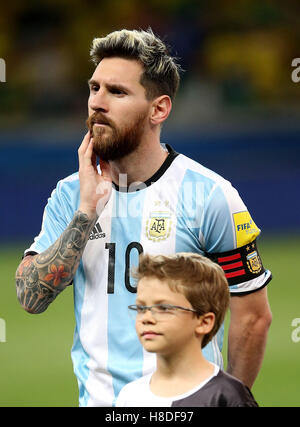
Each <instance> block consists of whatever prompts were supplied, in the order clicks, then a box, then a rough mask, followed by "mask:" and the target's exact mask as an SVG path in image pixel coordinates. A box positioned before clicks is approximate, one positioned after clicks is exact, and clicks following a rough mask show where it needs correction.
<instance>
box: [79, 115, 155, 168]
mask: <svg viewBox="0 0 300 427" xmlns="http://www.w3.org/2000/svg"><path fill="white" fill-rule="evenodd" d="M146 117H147V114H146V112H145V113H141V114H140V115H138V116H137V117H136V118H135V119H134V120H132V121H131V122H130V123H127V124H126V125H125V126H123V127H118V126H116V124H115V123H114V122H112V120H108V119H107V118H106V117H105V116H104V115H103V114H102V113H101V112H98V111H96V112H95V113H94V114H92V115H91V116H90V117H89V118H88V119H87V121H86V123H87V126H88V129H89V130H90V132H91V136H92V138H93V142H94V153H95V154H96V155H97V156H98V157H100V159H101V160H104V161H106V162H107V161H109V160H119V159H122V158H123V157H125V156H128V155H129V154H131V153H132V152H133V151H135V150H136V149H137V148H138V147H139V145H140V143H141V140H142V136H143V132H144V126H145V123H146ZM95 123H102V124H105V125H106V126H104V127H98V126H94V125H95Z"/></svg>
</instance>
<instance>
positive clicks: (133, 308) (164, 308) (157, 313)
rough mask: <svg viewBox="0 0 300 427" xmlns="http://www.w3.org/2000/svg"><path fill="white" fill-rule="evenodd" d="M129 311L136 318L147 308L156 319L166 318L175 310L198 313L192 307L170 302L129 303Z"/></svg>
mask: <svg viewBox="0 0 300 427" xmlns="http://www.w3.org/2000/svg"><path fill="white" fill-rule="evenodd" d="M128 308H129V312H131V313H132V314H135V315H136V316H137V318H140V317H142V315H143V314H145V313H146V311H147V310H150V311H151V314H152V316H153V317H154V318H155V319H156V320H163V319H166V318H168V316H172V315H173V314H175V312H176V311H177V310H183V311H190V312H192V313H196V314H198V315H199V314H200V313H199V312H198V311H197V310H194V309H193V308H186V307H181V306H179V305H171V304H155V305H139V304H138V305H136V304H133V305H129V306H128Z"/></svg>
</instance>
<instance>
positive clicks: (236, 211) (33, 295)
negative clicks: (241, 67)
mask: <svg viewBox="0 0 300 427" xmlns="http://www.w3.org/2000/svg"><path fill="white" fill-rule="evenodd" d="M91 57H92V59H93V61H94V63H95V65H96V69H95V71H94V73H93V76H92V77H91V79H90V80H89V88H90V96H89V101H88V113H89V115H88V120H87V124H88V129H89V130H88V132H87V134H86V135H85V137H84V139H83V141H82V144H81V146H80V148H79V150H78V157H79V171H78V173H75V174H73V175H71V176H69V177H67V178H65V179H63V180H62V181H60V182H59V183H58V184H57V187H56V189H55V190H54V191H53V193H52V195H51V198H50V199H49V200H48V204H47V206H46V208H45V212H44V217H43V224H42V229H41V232H40V234H39V235H38V236H37V237H36V238H35V240H34V243H33V244H32V245H31V247H30V248H29V249H27V250H26V251H25V254H24V255H25V256H24V259H23V261H22V262H21V264H20V265H19V267H18V269H17V272H16V286H17V295H18V299H19V301H20V303H21V304H22V306H23V307H24V309H25V310H27V311H28V312H29V313H41V312H43V311H44V310H45V309H46V308H47V307H48V306H49V304H50V303H51V302H52V301H53V300H54V299H55V298H56V296H57V295H58V294H59V293H60V292H61V291H63V290H64V289H65V288H66V286H68V285H70V284H73V286H74V300H75V301H74V307H75V318H76V328H75V334H74V344H73V347H72V360H73V364H74V371H75V374H76V375H77V378H78V384H79V403H80V405H81V406H110V405H113V404H114V402H115V400H116V397H117V396H118V393H119V391H120V390H121V388H122V387H123V386H124V385H125V384H126V383H128V382H129V381H132V380H134V379H136V378H138V377H140V376H142V375H144V374H147V373H150V372H151V371H153V369H154V365H155V356H154V355H153V354H150V353H146V352H145V351H143V348H142V347H141V345H140V343H139V341H138V338H137V336H136V333H135V325H134V322H133V321H132V319H131V318H130V316H129V315H128V309H127V308H128V305H131V304H134V302H135V293H136V284H135V283H134V281H133V280H132V277H131V274H130V272H131V269H132V267H134V266H136V265H137V262H138V256H139V254H141V253H142V252H145V253H149V254H153V255H155V254H164V255H169V254H172V253H176V252H196V253H200V254H204V255H205V256H208V257H210V258H212V259H213V260H214V261H216V262H218V263H219V264H220V265H221V266H222V268H223V269H224V271H225V272H226V277H227V279H228V283H229V286H230V291H231V295H232V296H233V297H232V298H231V306H230V308H231V322H230V328H229V350H228V351H229V354H228V359H229V363H228V372H229V373H231V374H232V375H235V376H237V377H238V378H239V379H241V380H242V381H243V382H244V383H245V384H246V385H248V386H249V387H251V386H252V384H253V382H254V380H255V378H256V375H257V373H258V371H259V369H260V366H261V363H262V360H263V354H264V349H265V343H266V337H267V331H268V327H269V325H270V321H271V313H270V309H269V305H268V299H267V292H266V288H265V286H266V284H267V283H268V282H269V281H270V279H271V273H270V272H269V271H268V270H265V268H264V267H263V265H262V262H261V259H260V256H259V253H258V250H257V247H256V237H257V236H258V235H259V234H260V230H259V229H258V228H257V226H256V225H255V223H254V221H253V220H252V218H251V216H250V214H249V212H248V210H247V208H246V206H245V205H244V203H243V202H242V200H241V199H240V197H239V195H238V193H237V191H236V190H235V189H233V188H232V186H231V184H230V183H229V182H228V181H226V180H225V179H223V178H222V177H220V176H219V175H217V174H216V173H214V172H212V171H210V170H208V169H206V168H204V167H203V166H201V165H200V164H198V163H196V162H194V161H192V160H191V159H189V158H187V157H186V156H184V155H182V154H178V153H176V152H175V151H174V150H173V149H172V148H171V147H170V146H169V145H166V146H163V145H161V143H160V131H161V126H162V124H163V122H164V121H165V120H166V119H167V117H168V115H169V114H170V111H171V106H172V101H173V100H174V97H175V94H176V91H177V89H178V85H179V71H180V70H179V66H178V65H177V63H176V61H175V59H174V58H173V57H172V56H170V54H169V52H168V50H167V48H166V46H165V44H164V43H163V42H162V41H161V40H160V39H159V38H158V37H156V36H154V35H153V33H152V31H151V30H148V31H128V30H121V31H115V32H113V33H111V34H109V35H107V36H106V37H104V38H97V39H95V40H94V41H93V46H92V49H91ZM98 158H99V161H98ZM98 163H99V164H98ZM222 339H223V328H221V329H220V331H219V333H218V334H217V336H216V337H215V338H214V339H213V340H212V341H211V342H210V343H209V344H208V345H207V346H206V347H205V348H204V349H203V353H204V355H205V357H206V358H207V359H208V360H210V361H212V362H214V363H217V364H219V365H221V366H222V356H221V348H222Z"/></svg>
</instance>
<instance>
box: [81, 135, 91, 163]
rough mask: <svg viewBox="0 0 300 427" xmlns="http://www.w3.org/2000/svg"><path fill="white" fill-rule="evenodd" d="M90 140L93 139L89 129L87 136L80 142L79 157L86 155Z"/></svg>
mask: <svg viewBox="0 0 300 427" xmlns="http://www.w3.org/2000/svg"><path fill="white" fill-rule="evenodd" d="M90 140H91V132H90V131H88V132H87V133H86V134H85V136H84V138H83V140H82V143H81V144H80V147H79V148H78V156H79V157H82V156H83V155H84V153H85V152H86V149H87V147H88V145H89V142H90Z"/></svg>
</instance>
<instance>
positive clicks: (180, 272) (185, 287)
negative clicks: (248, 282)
mask: <svg viewBox="0 0 300 427" xmlns="http://www.w3.org/2000/svg"><path fill="white" fill-rule="evenodd" d="M133 276H134V277H135V278H136V279H137V280H138V281H139V280H141V279H142V278H143V277H155V278H157V279H159V280H162V281H165V282H166V283H167V284H168V286H169V287H170V289H171V290H172V291H174V292H180V293H182V294H183V295H184V296H185V297H186V299H187V300H188V301H189V302H190V304H191V305H192V307H193V308H194V309H195V310H197V312H198V313H199V314H204V313H208V312H212V313H214V314H215V323H214V326H213V328H212V330H211V331H210V332H209V333H208V334H207V335H205V336H204V337H203V341H202V348H203V347H205V346H206V345H207V344H208V343H209V341H210V340H211V339H212V338H213V336H214V335H215V334H216V333H217V331H218V329H219V328H220V326H221V325H222V323H223V321H224V317H225V314H226V311H227V309H228V306H229V299H230V294H229V288H228V282H227V279H226V277H225V274H224V272H223V270H222V268H221V267H220V266H219V265H218V264H216V263H214V262H213V261H211V260H210V259H208V258H206V257H204V256H202V255H199V254H193V253H185V252H181V253H177V254H175V255H171V256H165V255H156V256H151V255H141V256H140V260H139V266H138V268H137V269H136V270H135V271H134V273H133Z"/></svg>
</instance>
